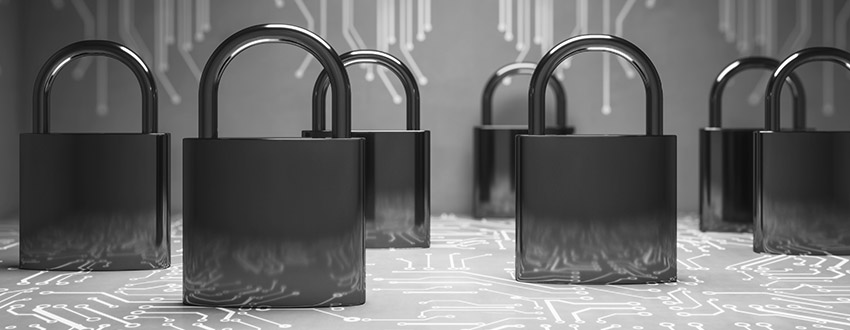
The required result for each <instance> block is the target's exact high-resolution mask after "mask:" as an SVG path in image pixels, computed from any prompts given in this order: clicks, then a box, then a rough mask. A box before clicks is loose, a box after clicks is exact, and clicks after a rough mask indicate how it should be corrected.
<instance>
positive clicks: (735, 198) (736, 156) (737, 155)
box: [699, 56, 806, 232]
mask: <svg viewBox="0 0 850 330" xmlns="http://www.w3.org/2000/svg"><path fill="white" fill-rule="evenodd" d="M778 66H779V61H777V60H775V59H772V58H768V57H758V56H753V57H745V58H741V59H738V60H735V61H734V62H732V63H730V64H729V65H727V66H726V67H725V68H723V70H722V71H720V74H719V75H718V76H717V78H716V79H715V80H714V83H713V84H712V85H711V93H710V95H709V105H708V127H705V128H703V129H700V132H699V139H700V140H699V141H700V161H699V166H700V172H699V184H700V188H699V194H700V222H699V229H700V230H702V231H720V232H750V231H752V230H753V132H755V131H759V130H761V129H759V128H731V129H730V128H721V127H720V126H721V116H722V113H721V111H720V108H721V106H722V103H723V90H724V89H725V88H726V84H727V83H728V82H729V81H730V80H731V79H732V77H734V76H735V75H737V74H738V73H740V72H743V71H746V70H749V69H767V70H771V71H772V70H775V69H776V68H777V67H778ZM788 86H789V87H790V88H791V94H792V96H793V99H794V130H803V129H805V127H806V112H805V111H806V95H805V92H804V91H803V86H802V85H801V83H800V79H799V78H798V77H797V76H796V75H791V77H790V78H789V79H788Z"/></svg>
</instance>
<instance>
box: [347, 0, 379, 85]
mask: <svg viewBox="0 0 850 330" xmlns="http://www.w3.org/2000/svg"><path fill="white" fill-rule="evenodd" d="M342 35H343V37H345V41H346V42H347V43H348V46H349V47H351V49H365V48H366V43H364V42H363V38H361V37H360V33H359V32H357V28H355V27H354V8H353V6H352V0H342ZM374 79H375V73H374V69H373V65H367V66H366V81H372V80H374Z"/></svg>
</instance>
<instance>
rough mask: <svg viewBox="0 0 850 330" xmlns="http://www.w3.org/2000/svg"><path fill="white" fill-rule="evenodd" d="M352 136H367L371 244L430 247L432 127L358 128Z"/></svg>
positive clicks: (367, 208) (367, 210)
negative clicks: (401, 128)
mask: <svg viewBox="0 0 850 330" xmlns="http://www.w3.org/2000/svg"><path fill="white" fill-rule="evenodd" d="M302 135H303V136H305V137H313V136H318V137H328V136H330V132H328V131H322V132H318V133H317V134H316V133H313V132H312V131H304V132H302ZM351 136H352V137H360V138H363V139H364V141H365V153H364V155H365V180H366V181H365V184H366V195H365V203H366V204H365V216H366V248H416V247H421V248H427V247H429V246H431V170H430V169H431V164H430V162H431V161H430V158H431V154H430V153H431V151H430V150H431V132H430V131H425V130H410V131H395V130H355V131H352V132H351Z"/></svg>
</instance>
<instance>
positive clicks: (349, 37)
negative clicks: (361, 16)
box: [342, 0, 412, 81]
mask: <svg viewBox="0 0 850 330" xmlns="http://www.w3.org/2000/svg"><path fill="white" fill-rule="evenodd" d="M352 1H353V0H342V36H343V37H344V38H345V42H346V43H348V47H350V48H351V49H365V48H366V43H365V42H363V38H361V37H360V33H358V32H357V28H355V27H354V9H353V6H352V5H353V4H352ZM411 45H412V44H411ZM411 47H412V46H411ZM365 67H366V81H372V80H374V79H375V72H374V66H373V65H366V66H365Z"/></svg>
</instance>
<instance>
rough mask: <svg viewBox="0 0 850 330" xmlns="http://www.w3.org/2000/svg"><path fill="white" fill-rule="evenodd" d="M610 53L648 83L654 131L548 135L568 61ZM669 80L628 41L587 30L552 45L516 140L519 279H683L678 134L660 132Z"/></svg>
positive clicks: (538, 70) (575, 281)
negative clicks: (552, 98) (549, 100)
mask: <svg viewBox="0 0 850 330" xmlns="http://www.w3.org/2000/svg"><path fill="white" fill-rule="evenodd" d="M586 51H605V52H610V53H614V54H617V55H619V56H621V57H623V58H624V59H626V60H627V61H629V62H630V63H631V64H632V65H633V66H634V67H635V68H636V69H637V71H638V73H639V74H640V77H641V78H642V79H643V83H644V86H645V88H646V135H544V125H545V118H544V106H545V102H546V95H545V88H546V84H547V81H548V80H549V79H550V76H551V75H552V72H553V71H554V70H555V69H556V68H557V67H558V65H559V64H560V63H561V62H562V61H563V60H564V59H566V58H568V57H570V56H573V55H576V54H579V53H582V52H586ZM662 93H663V92H662V88H661V79H660V77H659V76H658V72H657V71H656V69H655V66H654V65H653V64H652V62H651V61H650V59H649V58H648V57H647V56H646V54H644V52H643V51H641V50H640V49H639V48H637V46H635V45H633V44H632V43H630V42H629V41H626V40H625V39H622V38H619V37H615V36H608V35H582V36H577V37H573V38H570V39H568V40H565V41H563V42H561V43H559V44H558V45H556V46H555V47H553V48H552V49H551V50H549V51H548V52H547V53H546V54H545V55H544V56H543V58H542V59H541V60H540V62H539V63H538V64H537V68H536V69H535V70H534V75H533V76H532V78H531V86H530V88H529V127H530V135H520V136H518V137H517V142H516V146H517V150H516V153H517V159H516V161H517V210H516V217H517V219H516V231H517V243H516V261H515V262H516V279H517V280H518V281H522V282H547V283H571V284H629V283H657V282H672V281H675V280H676V136H674V135H662V134H663V133H662V122H663V121H662V106H663V96H662Z"/></svg>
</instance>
